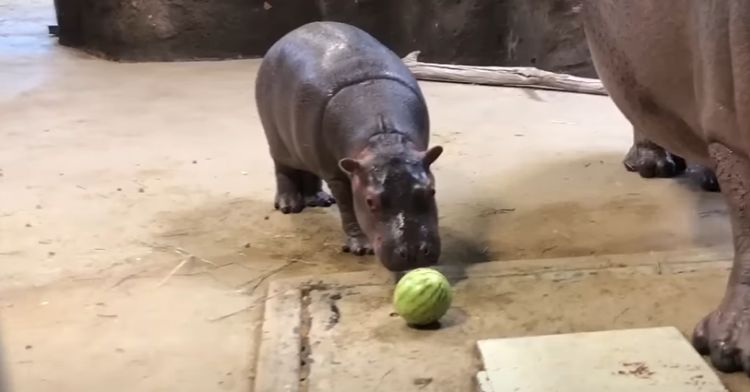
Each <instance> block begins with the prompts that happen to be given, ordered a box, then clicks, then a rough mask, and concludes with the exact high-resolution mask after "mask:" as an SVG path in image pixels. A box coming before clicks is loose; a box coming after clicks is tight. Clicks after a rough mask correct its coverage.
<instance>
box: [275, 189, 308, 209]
mask: <svg viewBox="0 0 750 392" xmlns="http://www.w3.org/2000/svg"><path fill="white" fill-rule="evenodd" d="M273 206H274V208H276V209H277V210H279V211H281V212H282V213H284V214H297V213H299V212H301V211H302V210H303V209H304V208H305V200H304V199H303V198H302V195H301V194H299V193H297V192H285V193H279V194H277V195H276V200H275V201H274V203H273Z"/></svg>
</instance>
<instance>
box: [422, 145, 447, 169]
mask: <svg viewBox="0 0 750 392" xmlns="http://www.w3.org/2000/svg"><path fill="white" fill-rule="evenodd" d="M442 153H443V147H441V146H432V148H430V149H428V150H427V151H425V153H424V156H423V157H422V162H424V164H425V166H430V165H432V163H433V162H435V160H436V159H438V157H439V156H440V154H442Z"/></svg>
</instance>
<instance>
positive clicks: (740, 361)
mask: <svg viewBox="0 0 750 392" xmlns="http://www.w3.org/2000/svg"><path fill="white" fill-rule="evenodd" d="M693 346H695V348H696V350H698V352H699V353H701V354H702V355H709V356H710V357H711V362H712V363H713V365H714V367H716V369H718V370H720V371H722V372H735V371H739V370H743V371H745V373H748V374H750V287H748V286H746V285H735V286H734V287H730V288H729V289H728V290H727V294H726V297H725V298H724V300H723V301H722V303H721V305H719V308H718V309H716V310H714V311H713V312H712V313H711V314H709V315H708V316H706V318H704V319H703V321H701V322H700V323H699V324H698V326H697V327H695V331H694V332H693Z"/></svg>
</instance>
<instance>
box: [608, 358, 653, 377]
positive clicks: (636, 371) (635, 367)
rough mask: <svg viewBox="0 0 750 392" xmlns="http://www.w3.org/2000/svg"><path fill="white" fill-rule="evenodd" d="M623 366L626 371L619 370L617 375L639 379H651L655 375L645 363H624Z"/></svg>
mask: <svg viewBox="0 0 750 392" xmlns="http://www.w3.org/2000/svg"><path fill="white" fill-rule="evenodd" d="M622 366H625V368H626V369H624V370H618V371H617V374H620V375H630V376H635V377H638V378H649V377H651V376H652V375H654V372H653V371H651V369H649V368H648V366H646V364H645V363H643V362H624V363H623V364H622Z"/></svg>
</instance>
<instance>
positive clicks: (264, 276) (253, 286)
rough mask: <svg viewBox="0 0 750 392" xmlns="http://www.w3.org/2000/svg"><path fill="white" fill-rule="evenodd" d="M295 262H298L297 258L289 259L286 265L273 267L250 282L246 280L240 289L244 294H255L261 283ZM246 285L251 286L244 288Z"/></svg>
mask: <svg viewBox="0 0 750 392" xmlns="http://www.w3.org/2000/svg"><path fill="white" fill-rule="evenodd" d="M295 263H297V260H289V262H287V263H286V264H284V265H282V266H280V267H277V268H274V269H272V270H270V271H267V272H265V273H263V274H261V275H260V276H258V277H256V278H254V279H252V280H250V281H248V282H245V283H243V284H241V285H240V291H241V292H243V293H244V294H247V295H251V294H253V293H254V292H255V290H256V289H257V288H258V287H259V286H260V285H261V284H263V282H265V281H266V280H267V279H268V278H270V277H271V276H273V275H276V274H277V273H279V272H281V271H283V270H284V269H286V268H288V267H289V266H290V265H292V264H295ZM246 286H249V287H247V288H244V289H243V288H242V287H246Z"/></svg>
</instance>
